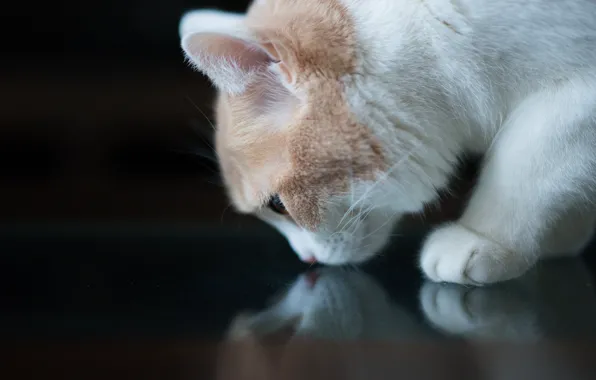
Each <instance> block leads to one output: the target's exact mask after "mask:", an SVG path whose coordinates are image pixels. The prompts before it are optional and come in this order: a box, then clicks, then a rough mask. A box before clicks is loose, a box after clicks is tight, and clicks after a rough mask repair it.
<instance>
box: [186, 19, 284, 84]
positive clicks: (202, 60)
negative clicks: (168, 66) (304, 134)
mask: <svg viewBox="0 0 596 380" xmlns="http://www.w3.org/2000/svg"><path fill="white" fill-rule="evenodd" d="M179 29H180V35H181V38H182V42H181V45H182V49H183V50H184V52H185V54H186V57H187V58H188V59H189V60H190V61H191V62H192V64H193V65H194V66H195V68H196V69H197V70H199V71H201V72H203V73H204V74H205V75H207V76H208V77H209V78H210V79H211V81H212V82H213V83H214V84H215V86H216V87H218V88H219V89H220V90H222V91H225V92H228V93H232V94H234V93H242V92H243V91H244V90H245V89H246V86H247V85H248V84H249V83H250V82H251V81H252V80H253V79H254V74H255V73H258V72H261V71H263V70H267V69H271V70H272V71H273V72H275V73H277V74H278V76H279V79H280V81H281V82H282V84H283V85H285V87H288V86H289V85H291V84H292V83H293V77H294V76H293V75H292V72H291V71H290V70H289V69H288V62H289V61H288V58H289V54H287V52H286V51H285V49H283V46H282V45H281V44H277V43H273V42H266V43H263V42H257V40H256V38H255V37H254V35H253V34H252V33H251V31H250V30H249V28H248V27H247V26H246V24H245V22H244V15H241V14H236V13H228V12H219V11H211V10H205V11H193V12H189V13H187V14H185V15H184V16H183V17H182V19H181V21H180V26H179Z"/></svg>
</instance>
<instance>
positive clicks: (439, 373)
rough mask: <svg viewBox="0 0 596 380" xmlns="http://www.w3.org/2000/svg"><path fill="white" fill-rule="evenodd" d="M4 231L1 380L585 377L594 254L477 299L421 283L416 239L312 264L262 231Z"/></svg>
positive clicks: (593, 307) (594, 341) (591, 335)
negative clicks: (364, 259)
mask: <svg viewBox="0 0 596 380" xmlns="http://www.w3.org/2000/svg"><path fill="white" fill-rule="evenodd" d="M39 231H42V229H40V230H38V231H36V230H34V229H32V228H31V229H28V230H21V231H16V230H12V231H7V232H6V233H5V234H4V235H3V236H2V237H1V239H0V249H1V252H2V256H1V260H2V263H1V265H0V272H1V277H0V285H1V286H2V289H3V291H2V312H0V317H1V321H2V323H1V324H0V329H1V332H2V336H3V339H2V346H3V348H4V350H3V351H5V352H6V353H7V354H6V355H5V358H7V359H8V360H7V361H6V363H11V364H9V365H8V366H6V367H4V368H5V370H6V371H7V373H10V374H11V375H10V376H9V377H6V376H3V378H15V377H14V374H18V375H17V376H19V377H22V378H41V377H47V376H51V377H54V376H58V377H56V378H87V379H88V378H102V379H105V378H107V377H118V378H127V379H131V378H139V379H140V378H143V379H153V378H155V379H157V378H164V379H199V378H201V379H202V378H217V379H234V380H243V379H302V378H306V379H311V380H313V379H336V378H337V379H394V378H398V377H399V378H402V377H405V378H415V379H419V378H421V379H444V378H445V379H447V378H449V379H461V378H486V379H489V378H490V379H517V378H519V379H533V378H541V379H550V378H553V379H554V378H557V379H588V378H592V377H593V376H594V374H595V373H596V372H594V371H593V370H594V369H596V363H595V361H594V360H593V358H594V357H595V356H594V353H595V351H594V349H596V295H595V290H594V281H593V273H594V272H593V271H592V269H593V266H592V263H593V262H594V258H593V252H590V250H588V252H586V255H585V257H584V259H582V260H561V261H553V262H545V263H541V264H540V265H539V266H538V267H537V268H536V270H534V271H533V272H531V273H529V274H528V275H527V276H525V277H523V278H521V279H519V280H516V281H511V282H509V283H505V284H502V285H498V286H491V287H486V288H472V287H460V286H453V285H443V284H435V283H430V282H426V281H424V280H423V279H422V278H421V276H420V272H419V271H418V270H417V269H416V267H415V260H414V258H415V253H416V250H417V248H418V245H419V241H420V239H417V238H414V237H412V238H402V239H400V241H398V242H396V244H395V247H394V248H392V250H391V252H388V254H387V255H384V256H383V257H381V258H379V259H378V260H375V261H373V262H371V263H369V264H368V265H366V266H364V267H361V268H323V267H308V266H305V265H304V264H302V263H300V262H299V261H298V260H297V259H296V258H295V256H294V255H293V254H292V252H291V251H290V250H289V248H288V247H287V245H286V243H285V242H284V241H283V239H282V238H281V237H279V236H278V235H277V234H276V233H274V232H273V231H271V230H269V229H268V228H265V227H262V226H261V227H259V226H258V225H255V226H251V227H250V228H247V229H244V230H239V231H235V232H234V233H233V234H232V233H231V232H230V230H228V229H224V228H212V227H196V228H188V229H181V228H164V227H163V226H162V227H159V228H158V227H154V228H148V227H144V228H136V229H134V228H131V227H130V226H121V227H119V228H111V229H110V230H106V229H101V228H99V227H98V228H96V229H93V230H90V229H86V230H83V229H79V230H78V231H77V229H76V228H74V227H72V226H71V227H68V228H65V229H63V230H60V229H54V230H53V231H49V230H48V229H47V228H46V229H43V231H44V233H41V232H39Z"/></svg>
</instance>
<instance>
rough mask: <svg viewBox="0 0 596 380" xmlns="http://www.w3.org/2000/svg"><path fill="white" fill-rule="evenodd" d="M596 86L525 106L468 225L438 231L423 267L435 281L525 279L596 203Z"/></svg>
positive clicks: (540, 97) (501, 145)
mask: <svg viewBox="0 0 596 380" xmlns="http://www.w3.org/2000/svg"><path fill="white" fill-rule="evenodd" d="M594 89H596V86H594V85H593V84H592V85H588V84H587V82H580V81H577V82H574V83H570V84H568V85H567V86H566V87H564V88H558V89H551V91H548V92H546V91H545V92H542V93H539V94H535V95H533V96H531V97H530V98H528V99H526V100H525V101H524V102H523V103H522V104H521V105H520V106H519V107H518V108H517V109H516V110H515V111H514V112H513V113H512V115H511V116H510V117H509V119H508V120H507V121H506V123H505V124H504V125H503V127H502V129H501V131H500V133H499V134H498V136H497V137H496V138H495V141H494V142H493V146H492V147H491V149H490V150H489V152H488V153H487V157H486V161H485V166H484V168H483V171H482V173H481V175H480V179H479V182H478V185H477V188H476V189H475V191H474V194H473V195H472V198H471V200H470V203H469V204H468V206H467V207H466V209H465V211H464V214H463V215H462V217H461V218H460V219H459V220H458V221H457V222H456V223H452V224H448V225H446V226H443V227H441V228H439V229H437V230H435V231H434V232H433V233H431V235H430V236H429V238H428V239H427V241H426V242H425V244H424V246H423V248H422V254H421V267H422V269H423V271H424V273H425V274H426V275H427V276H428V277H429V278H430V279H431V280H433V281H437V282H454V283H461V284H475V285H480V284H486V283H494V282H499V281H505V280H508V279H512V278H515V277H518V276H520V275H521V274H523V273H525V272H526V271H527V270H528V269H529V268H530V267H532V265H533V264H534V263H535V262H536V261H537V260H538V259H539V256H540V251H541V247H543V246H544V242H545V241H546V240H547V235H548V232H549V230H551V229H552V228H553V226H554V224H555V223H556V221H557V220H558V219H559V217H560V216H561V215H564V214H565V213H566V212H567V211H568V210H573V209H581V208H582V207H587V205H588V204H589V201H590V200H594V199H595V198H594V195H595V194H594V193H595V191H594V185H595V178H596V170H595V163H596V157H595V156H596V148H595V147H596V116H595V115H596V90H594Z"/></svg>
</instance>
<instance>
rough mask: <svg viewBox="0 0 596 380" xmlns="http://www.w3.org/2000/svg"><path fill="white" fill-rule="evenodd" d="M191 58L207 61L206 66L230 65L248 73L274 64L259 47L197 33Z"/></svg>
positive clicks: (226, 37)
mask: <svg viewBox="0 0 596 380" xmlns="http://www.w3.org/2000/svg"><path fill="white" fill-rule="evenodd" d="M187 46H188V50H189V53H190V55H191V56H193V57H195V58H197V59H198V60H201V61H203V60H205V61H206V62H205V61H204V63H205V64H212V65H217V64H230V63H232V64H233V65H234V66H235V67H236V68H238V69H240V70H242V71H245V72H248V71H252V70H255V69H257V68H259V67H262V66H264V65H268V64H269V63H270V62H272V58H271V57H270V56H269V55H268V54H267V52H266V51H265V50H263V49H262V48H261V47H259V46H258V45H256V44H254V43H251V42H248V41H245V40H242V39H240V38H236V37H231V36H228V35H225V34H215V33H197V34H195V35H193V36H191V37H190V39H189V41H188V44H187Z"/></svg>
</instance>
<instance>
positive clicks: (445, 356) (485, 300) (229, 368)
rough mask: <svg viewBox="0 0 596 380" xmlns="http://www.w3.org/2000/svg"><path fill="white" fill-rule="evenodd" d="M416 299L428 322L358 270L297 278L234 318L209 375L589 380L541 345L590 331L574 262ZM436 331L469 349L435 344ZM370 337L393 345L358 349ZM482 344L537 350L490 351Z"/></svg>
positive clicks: (587, 287) (592, 311)
mask: <svg viewBox="0 0 596 380" xmlns="http://www.w3.org/2000/svg"><path fill="white" fill-rule="evenodd" d="M419 299H420V306H421V307H420V309H421V310H422V312H423V314H424V318H426V320H427V321H428V323H424V322H421V321H418V319H417V318H416V313H415V312H414V311H413V310H409V309H407V308H405V307H403V306H401V305H400V304H399V303H398V302H395V301H394V300H393V299H391V297H390V296H389V294H388V293H387V291H386V290H385V289H384V288H383V287H382V286H380V285H379V283H377V281H375V280H374V279H373V278H372V277H371V276H369V275H368V274H365V273H362V272H357V271H354V270H344V269H340V268H322V269H318V270H315V271H312V272H308V273H306V274H302V275H300V276H299V277H298V278H297V279H296V280H295V281H294V282H293V283H292V284H291V285H290V286H289V287H288V288H287V289H285V290H284V291H282V292H280V293H279V294H278V296H277V297H276V299H275V300H273V302H272V303H271V304H270V305H269V306H268V307H267V308H265V309H264V310H260V311H256V312H250V313H248V312H245V313H241V314H240V315H238V316H236V318H234V320H233V321H232V323H231V325H230V328H229V330H228V333H229V336H228V338H229V339H228V340H227V343H242V344H232V345H229V344H228V345H226V346H225V347H224V349H222V354H221V355H220V361H219V362H220V364H221V365H220V366H219V367H218V368H219V372H218V375H219V376H218V377H219V378H221V379H234V380H238V379H244V378H247V379H248V378H251V379H252V378H259V379H277V378H309V379H311V380H314V379H319V378H321V379H323V378H325V379H328V378H342V379H368V378H371V377H372V378H401V377H406V378H418V379H460V378H465V377H466V376H468V375H469V371H473V373H474V378H482V379H497V380H501V379H503V380H505V379H507V380H511V379H518V378H519V379H526V378H541V379H563V378H574V379H575V378H577V379H584V378H586V379H587V378H589V377H586V376H585V375H584V374H585V373H589V372H588V371H586V370H585V369H586V367H585V366H584V365H583V364H581V363H580V362H578V360H577V353H574V354H570V353H569V352H562V351H560V350H558V349H557V348H556V347H555V348H553V346H551V345H544V344H542V341H543V340H544V339H545V338H548V337H552V338H557V337H559V338H569V337H573V336H574V335H575V336H582V337H585V335H586V333H587V332H588V330H587V329H589V328H593V329H594V327H591V326H592V325H594V322H593V321H596V298H595V296H594V292H593V288H592V279H591V278H590V275H589V273H588V272H587V270H586V268H585V267H584V266H583V264H582V263H581V262H579V261H569V262H560V263H544V264H542V265H540V266H538V267H537V268H536V269H535V270H534V271H532V272H530V273H528V274H527V275H526V276H524V277H521V278H519V279H517V280H515V281H511V282H508V283H505V284H502V285H495V286H491V287H486V288H468V287H461V286H455V285H441V284H436V283H430V282H429V283H426V284H425V285H424V286H423V287H422V289H421V290H420V297H419ZM574 329H576V330H575V331H574ZM439 332H440V333H439ZM441 335H446V336H448V337H449V336H455V337H457V338H459V339H458V341H459V340H460V339H463V340H466V341H467V342H468V343H470V344H466V345H464V346H463V347H462V346H450V345H449V344H445V345H443V344H435V339H436V338H438V337H439V336H441ZM592 336H596V334H594V335H592ZM338 341H341V342H343V344H341V345H333V344H332V345H330V343H329V342H335V343H337V342H338ZM371 341H376V342H380V341H382V342H381V343H384V342H387V343H388V342H393V343H397V344H394V345H381V346H378V345H377V346H375V345H374V344H373V345H367V344H366V343H362V342H371ZM487 341H490V342H494V341H501V342H502V341H505V342H507V343H512V342H513V343H520V342H523V343H535V342H538V341H539V342H540V343H541V344H530V345H528V344H522V345H518V344H513V345H512V344H509V345H506V346H501V347H500V348H499V347H492V346H487V345H486V344H485V343H487ZM350 342H352V343H350ZM354 342H356V343H354ZM402 343H405V344H402ZM428 343H431V344H428ZM475 343H482V344H475ZM363 347H366V349H364V348H363ZM458 347H459V348H458ZM487 347H488V348H487ZM404 348H405V349H404ZM429 361H430V362H431V363H432V365H429ZM591 362H592V360H591V359H590V360H589V361H588V363H590V364H591ZM582 366H583V370H582ZM347 368H349V370H347ZM373 373H377V374H378V376H377V377H375V376H373V375H371V374H373ZM330 374H333V376H336V377H333V376H331V375H330ZM288 376H290V377H288ZM291 376H294V377H291Z"/></svg>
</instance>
